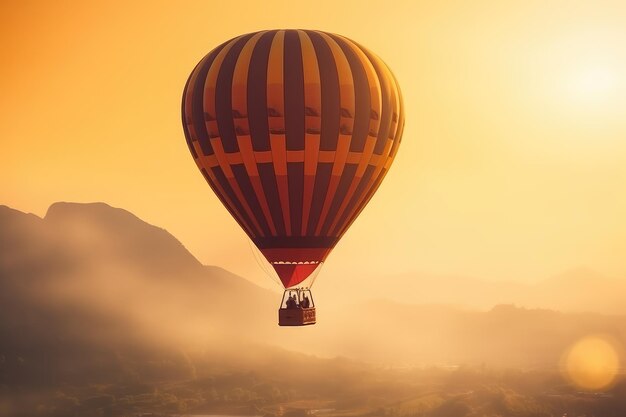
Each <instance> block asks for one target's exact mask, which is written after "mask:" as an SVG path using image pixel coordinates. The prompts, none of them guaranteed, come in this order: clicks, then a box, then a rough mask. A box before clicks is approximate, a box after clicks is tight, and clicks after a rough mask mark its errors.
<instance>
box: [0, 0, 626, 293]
mask: <svg viewBox="0 0 626 417" xmlns="http://www.w3.org/2000/svg"><path fill="white" fill-rule="evenodd" d="M274 28H304V29H319V30H324V31H329V32H334V33H340V34H343V35H345V36H348V37H349V38H351V39H354V40H355V41H357V42H359V43H361V44H363V45H364V46H366V47H368V48H369V49H371V50H372V51H374V52H375V53H376V54H378V55H379V56H380V57H381V58H382V59H383V60H384V61H385V62H386V63H387V64H388V65H389V67H390V68H391V69H392V71H393V72H394V74H395V75H396V77H397V79H398V82H399V84H400V87H401V89H402V92H403V96H404V105H405V110H406V128H405V130H404V136H403V142H402V146H401V147H400V150H399V152H398V156H397V158H396V160H395V162H394V165H393V166H392V168H391V171H390V173H389V175H387V177H386V179H385V181H384V182H383V184H382V186H381V188H380V189H379V190H378V192H377V194H376V195H375V197H374V198H373V199H372V201H371V202H370V204H369V205H368V207H367V208H366V209H365V210H364V211H363V212H362V213H361V216H360V217H359V219H358V220H357V221H356V222H355V223H354V224H353V226H352V228H351V229H350V231H348V233H347V234H346V235H345V236H344V237H343V239H342V241H341V242H340V243H339V244H338V245H337V247H336V248H335V250H334V252H333V254H331V256H330V257H329V258H328V260H327V263H326V265H325V269H324V270H323V271H322V273H321V274H320V278H319V279H323V280H331V279H333V278H340V277H341V275H345V274H350V275H362V276H364V277H368V278H372V279H374V278H376V277H384V276H390V275H393V274H401V273H412V272H415V273H429V274H443V275H455V276H472V277H480V278H484V279H489V280H515V281H523V282H534V281H537V280H541V279H544V278H547V277H550V276H552V275H555V274H559V273H561V272H563V271H566V270H568V269H572V268H577V267H580V266H585V267H588V268H592V269H594V270H597V271H599V272H601V273H603V274H606V275H608V276H612V277H618V278H624V279H626V261H625V257H624V253H626V216H625V215H624V214H625V213H626V193H625V192H624V190H625V189H626V187H625V185H626V94H625V93H626V49H624V48H623V45H624V44H625V42H626V5H624V4H623V2H619V1H616V2H608V1H587V2H580V1H551V2H544V1H507V2H502V1H482V0H478V1H473V2H465V1H437V2H433V1H389V2H386V3H380V2H376V3H374V2H367V1H341V2H338V1H325V0H317V1H312V2H293V1H277V0H268V1H263V2H257V1H249V2H245V1H240V2H226V1H185V2H174V1H150V2H143V1H128V2H127V1H124V2H122V1H108V2H89V1H55V2H46V1H38V2H35V1H23V2H2V3H0V53H1V54H2V57H3V59H2V62H3V64H2V65H1V66H0V91H1V92H2V93H1V94H0V204H5V205H8V206H10V207H13V208H16V209H19V210H22V211H26V212H32V213H35V214H37V215H40V216H43V215H44V214H45V212H46V210H47V208H48V206H49V205H50V204H51V203H53V202H55V201H75V202H92V201H104V202H106V203H108V204H110V205H112V206H115V207H122V208H125V209H127V210H129V211H131V212H133V213H134V214H136V215H137V216H139V217H141V218H142V219H144V220H146V221H148V222H150V223H152V224H155V225H158V226H160V227H163V228H165V229H167V230H168V231H169V232H171V233H172V234H174V235H175V236H176V237H177V238H178V239H180V240H181V242H182V243H183V244H184V245H185V246H186V247H187V248H188V249H189V250H190V251H191V252H192V253H193V254H194V255H195V256H196V257H197V258H198V259H200V260H201V261H202V262H203V263H206V264H212V265H219V266H222V267H224V268H227V269H229V270H231V271H233V272H236V273H239V274H242V275H244V276H246V277H247V278H249V279H251V280H253V281H255V282H258V283H269V284H271V280H269V278H267V277H265V276H264V275H263V272H262V270H261V268H260V267H259V266H258V265H257V264H256V261H255V258H254V256H253V254H252V249H251V247H250V245H251V243H249V241H248V239H247V237H246V235H245V234H244V232H243V231H242V230H240V229H239V227H238V225H237V224H236V223H235V221H234V220H232V219H231V218H230V216H229V215H228V213H227V211H226V210H225V209H224V208H223V207H222V206H221V204H220V202H219V201H218V199H217V198H216V197H215V196H214V195H213V193H212V191H211V190H210V188H209V186H208V185H207V184H206V183H205V181H204V179H203V178H202V176H201V175H200V173H199V172H198V170H197V168H196V166H195V164H194V162H193V159H192V157H191V155H190V154H189V151H188V149H187V145H186V143H185V138H184V135H183V131H182V127H181V120H180V101H181V94H182V90H183V87H184V84H185V81H186V79H187V77H188V75H189V73H190V72H191V70H192V69H193V67H194V66H195V64H196V63H197V62H198V61H199V60H200V59H201V58H202V57H203V56H204V55H205V54H206V53H207V52H208V51H210V50H211V49H213V48H214V47H215V46H217V45H219V44H220V43H222V42H223V41H225V40H227V39H230V38H232V37H235V36H237V35H239V34H242V33H247V32H252V31H257V30H262V29H274Z"/></svg>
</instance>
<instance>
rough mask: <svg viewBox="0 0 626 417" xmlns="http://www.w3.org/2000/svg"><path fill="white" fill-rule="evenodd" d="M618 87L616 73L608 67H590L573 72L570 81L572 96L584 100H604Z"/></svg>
mask: <svg viewBox="0 0 626 417" xmlns="http://www.w3.org/2000/svg"><path fill="white" fill-rule="evenodd" d="M615 86H616V76H615V72H614V71H612V70H611V69H610V68H607V67H588V68H584V69H579V70H576V71H573V72H572V74H571V75H570V77H569V79H568V87H569V90H570V91H571V93H572V94H574V95H576V96H578V97H580V98H584V99H597V98H603V97H606V96H607V95H609V94H611V92H612V91H613V89H614V88H615Z"/></svg>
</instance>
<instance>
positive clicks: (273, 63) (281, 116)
mask: <svg viewBox="0 0 626 417" xmlns="http://www.w3.org/2000/svg"><path fill="white" fill-rule="evenodd" d="M284 47H285V31H284V30H279V31H278V32H276V35H275V36H274V39H273V40H272V46H271V47H270V54H269V60H268V62H267V107H268V110H267V116H268V124H269V129H270V148H271V150H272V160H273V162H274V174H275V176H276V185H277V187H278V198H279V200H280V206H281V210H282V212H283V220H284V223H285V232H286V234H287V236H291V215H290V211H289V182H288V181H289V180H288V178H287V144H286V139H285V95H284V85H283V79H284V77H283V68H284Z"/></svg>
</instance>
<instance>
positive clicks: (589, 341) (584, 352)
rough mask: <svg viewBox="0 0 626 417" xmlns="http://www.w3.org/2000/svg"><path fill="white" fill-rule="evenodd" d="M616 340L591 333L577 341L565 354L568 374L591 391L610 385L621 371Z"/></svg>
mask: <svg viewBox="0 0 626 417" xmlns="http://www.w3.org/2000/svg"><path fill="white" fill-rule="evenodd" d="M619 366H620V360H619V354H618V349H617V346H616V343H615V342H613V341H612V340H610V339H609V338H606V337H603V336H588V337H585V338H583V339H580V340H579V341H577V342H576V343H574V344H573V345H572V346H571V347H570V348H569V350H568V351H566V353H565V355H564V356H563V372H564V374H565V377H566V378H567V379H568V380H569V381H570V382H571V383H572V384H574V385H575V386H577V387H578V388H581V389H585V390H590V391H600V390H603V389H606V388H608V387H610V386H611V385H612V384H613V382H614V381H615V378H616V377H617V373H618V371H619Z"/></svg>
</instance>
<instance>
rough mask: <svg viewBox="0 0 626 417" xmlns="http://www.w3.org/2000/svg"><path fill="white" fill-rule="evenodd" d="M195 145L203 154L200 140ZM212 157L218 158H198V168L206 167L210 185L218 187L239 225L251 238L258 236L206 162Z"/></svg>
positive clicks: (219, 195) (217, 191)
mask: <svg viewBox="0 0 626 417" xmlns="http://www.w3.org/2000/svg"><path fill="white" fill-rule="evenodd" d="M193 146H194V148H195V150H196V153H197V154H198V155H202V152H201V151H202V150H201V149H200V144H199V143H198V141H195V142H193ZM211 159H216V157H215V155H210V156H207V157H204V156H202V157H200V158H198V159H196V165H198V168H200V170H201V171H202V169H203V168H204V171H205V172H206V173H207V175H208V176H209V178H211V181H212V183H213V184H211V183H209V185H210V186H211V187H212V188H213V187H215V188H216V189H214V190H213V191H214V192H215V194H217V196H218V198H219V199H220V201H222V203H223V204H224V205H226V206H227V207H226V209H227V210H229V211H232V213H233V214H234V215H235V216H234V217H235V221H236V222H237V223H239V225H240V226H241V227H242V228H243V229H244V230H245V232H246V233H247V234H248V236H250V237H251V238H255V237H257V234H256V233H255V232H254V231H253V230H252V228H251V227H250V225H248V224H247V223H246V222H245V221H244V220H243V216H242V215H241V213H239V210H237V206H235V204H233V202H232V201H231V199H230V198H229V197H228V194H227V193H226V191H225V190H224V189H223V188H222V186H221V184H220V182H219V181H218V180H217V177H215V174H213V170H212V169H211V168H209V167H207V166H206V165H205V164H204V162H205V161H207V160H211Z"/></svg>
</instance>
